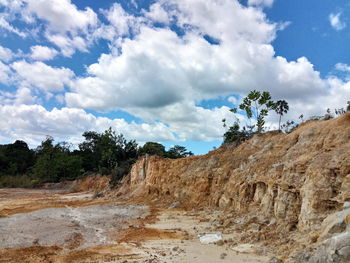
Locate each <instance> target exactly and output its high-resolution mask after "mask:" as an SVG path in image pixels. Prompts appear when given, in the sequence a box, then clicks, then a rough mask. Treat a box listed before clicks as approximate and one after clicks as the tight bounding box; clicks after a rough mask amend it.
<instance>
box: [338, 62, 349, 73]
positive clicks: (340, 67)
mask: <svg viewBox="0 0 350 263" xmlns="http://www.w3.org/2000/svg"><path fill="white" fill-rule="evenodd" d="M335 69H336V70H339V71H344V72H350V66H349V65H347V64H344V63H337V64H336V65H335Z"/></svg>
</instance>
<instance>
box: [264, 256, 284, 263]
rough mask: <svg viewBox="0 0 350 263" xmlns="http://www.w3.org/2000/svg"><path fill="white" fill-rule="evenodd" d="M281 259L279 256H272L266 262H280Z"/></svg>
mask: <svg viewBox="0 0 350 263" xmlns="http://www.w3.org/2000/svg"><path fill="white" fill-rule="evenodd" d="M282 262H283V261H282V260H281V259H279V258H276V257H272V258H271V259H270V260H269V261H268V263H282Z"/></svg>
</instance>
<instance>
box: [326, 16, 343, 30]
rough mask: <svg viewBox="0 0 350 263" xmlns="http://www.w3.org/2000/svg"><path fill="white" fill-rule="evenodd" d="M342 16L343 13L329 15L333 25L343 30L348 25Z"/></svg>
mask: <svg viewBox="0 0 350 263" xmlns="http://www.w3.org/2000/svg"><path fill="white" fill-rule="evenodd" d="M340 16H341V13H336V14H333V13H331V14H330V15H329V17H328V19H329V22H330V23H331V26H332V27H333V28H334V29H335V30H337V31H340V30H343V29H344V28H345V27H346V23H345V22H342V21H341V19H340Z"/></svg>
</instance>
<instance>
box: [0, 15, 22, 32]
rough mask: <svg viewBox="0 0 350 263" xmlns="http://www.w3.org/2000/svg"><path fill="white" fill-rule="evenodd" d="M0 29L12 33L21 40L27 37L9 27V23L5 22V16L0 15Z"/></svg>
mask: <svg viewBox="0 0 350 263" xmlns="http://www.w3.org/2000/svg"><path fill="white" fill-rule="evenodd" d="M0 28H3V29H5V30H7V31H9V32H11V33H14V34H16V35H18V36H20V37H22V38H25V37H26V36H27V34H26V33H24V32H22V31H20V30H19V29H17V28H15V27H13V26H11V25H10V23H9V22H8V21H7V20H6V16H5V15H4V14H0Z"/></svg>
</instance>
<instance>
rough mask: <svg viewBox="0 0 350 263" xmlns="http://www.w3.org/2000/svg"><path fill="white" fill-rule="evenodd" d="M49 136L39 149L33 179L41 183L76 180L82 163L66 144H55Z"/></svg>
mask: <svg viewBox="0 0 350 263" xmlns="http://www.w3.org/2000/svg"><path fill="white" fill-rule="evenodd" d="M53 141H54V140H53V138H52V137H50V136H48V137H47V138H46V140H45V141H43V142H42V143H41V145H40V146H39V147H38V148H37V150H36V152H37V156H38V157H37V161H36V163H35V165H34V167H33V169H32V171H33V177H35V178H38V179H39V180H40V181H41V182H59V181H64V180H74V179H75V178H76V177H77V176H79V174H80V172H81V165H82V161H81V158H80V157H79V156H74V155H72V154H71V153H70V151H69V147H68V146H67V144H65V143H61V144H59V143H58V144H56V145H54V144H53Z"/></svg>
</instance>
